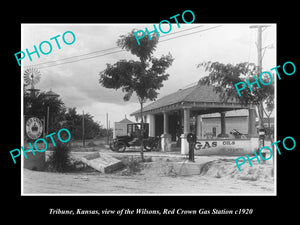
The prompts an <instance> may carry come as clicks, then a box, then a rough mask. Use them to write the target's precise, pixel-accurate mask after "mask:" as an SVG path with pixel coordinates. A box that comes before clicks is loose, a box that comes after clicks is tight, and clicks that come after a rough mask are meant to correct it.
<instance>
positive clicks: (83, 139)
mask: <svg viewBox="0 0 300 225" xmlns="http://www.w3.org/2000/svg"><path fill="white" fill-rule="evenodd" d="M82 145H83V147H85V138H84V110H82Z"/></svg>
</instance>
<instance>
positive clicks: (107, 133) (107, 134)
mask: <svg viewBox="0 0 300 225" xmlns="http://www.w3.org/2000/svg"><path fill="white" fill-rule="evenodd" d="M106 136H107V137H106V138H107V140H106V142H107V144H109V132H108V113H106Z"/></svg>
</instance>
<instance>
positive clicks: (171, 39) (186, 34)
mask: <svg viewBox="0 0 300 225" xmlns="http://www.w3.org/2000/svg"><path fill="white" fill-rule="evenodd" d="M220 26H222V25H218V26H214V27H210V28H207V29H204V30H201V31H195V32H192V33H188V34H183V35H179V36H176V37H172V38H168V39H165V40H162V41H159V42H164V41H169V40H172V39H175V38H179V37H184V36H187V35H191V34H196V33H200V32H203V31H207V30H211V29H215V28H217V27H220Z"/></svg>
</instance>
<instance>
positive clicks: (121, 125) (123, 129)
mask: <svg viewBox="0 0 300 225" xmlns="http://www.w3.org/2000/svg"><path fill="white" fill-rule="evenodd" d="M131 123H134V122H132V121H130V120H129V119H127V118H126V116H125V118H124V119H123V120H121V121H119V122H115V126H114V130H113V138H116V136H123V135H127V124H131Z"/></svg>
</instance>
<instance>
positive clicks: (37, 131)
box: [26, 117, 43, 140]
mask: <svg viewBox="0 0 300 225" xmlns="http://www.w3.org/2000/svg"><path fill="white" fill-rule="evenodd" d="M42 133H43V124H42V121H41V120H40V119H39V118H37V117H31V118H29V119H28V120H27V122H26V134H27V136H28V137H29V138H30V139H32V140H35V139H38V138H39V137H40V136H41V135H42Z"/></svg>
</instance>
